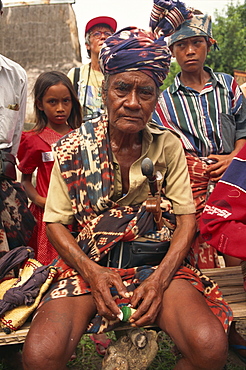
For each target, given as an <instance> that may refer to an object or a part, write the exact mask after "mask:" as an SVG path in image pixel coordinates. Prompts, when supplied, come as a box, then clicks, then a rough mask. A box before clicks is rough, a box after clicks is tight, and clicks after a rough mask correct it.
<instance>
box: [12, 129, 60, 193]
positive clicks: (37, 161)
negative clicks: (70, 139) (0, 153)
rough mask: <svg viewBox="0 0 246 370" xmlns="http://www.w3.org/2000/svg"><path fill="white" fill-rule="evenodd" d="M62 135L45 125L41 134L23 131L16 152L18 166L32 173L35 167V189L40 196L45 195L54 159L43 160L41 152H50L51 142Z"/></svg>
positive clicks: (23, 170) (22, 170) (25, 171)
mask: <svg viewBox="0 0 246 370" xmlns="http://www.w3.org/2000/svg"><path fill="white" fill-rule="evenodd" d="M61 137H62V135H60V134H58V133H57V132H55V131H53V130H51V129H50V128H48V127H46V128H45V129H44V130H43V131H42V133H41V134H37V133H35V132H33V131H28V132H23V133H22V136H21V142H20V146H19V150H18V154H17V158H18V160H19V162H20V163H19V165H18V168H19V170H20V171H21V172H22V173H24V174H32V173H33V172H34V171H35V169H36V168H37V177H36V190H37V192H38V194H39V195H41V196H42V197H46V196H47V192H48V187H49V182H50V174H51V170H52V167H53V164H54V161H50V162H43V161H42V153H46V152H51V144H53V143H55V142H56V141H57V140H58V139H60V138H61Z"/></svg>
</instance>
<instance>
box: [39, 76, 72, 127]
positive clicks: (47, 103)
mask: <svg viewBox="0 0 246 370" xmlns="http://www.w3.org/2000/svg"><path fill="white" fill-rule="evenodd" d="M37 106H38V108H39V109H40V110H42V111H44V113H45V115H46V117H47V119H48V122H47V127H50V128H54V127H55V126H56V125H65V124H66V122H67V119H68V118H69V116H70V113H71V109H72V99H71V94H70V91H69V90H68V88H67V87H66V86H65V85H63V84H62V83H61V82H60V83H59V84H57V85H53V86H51V87H49V88H48V89H47V91H46V93H45V94H44V96H43V98H42V100H41V101H37Z"/></svg>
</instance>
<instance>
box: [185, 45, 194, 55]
mask: <svg viewBox="0 0 246 370" xmlns="http://www.w3.org/2000/svg"><path fill="white" fill-rule="evenodd" d="M194 52H195V51H194V46H193V45H192V44H188V45H187V48H186V53H187V54H193V53H194Z"/></svg>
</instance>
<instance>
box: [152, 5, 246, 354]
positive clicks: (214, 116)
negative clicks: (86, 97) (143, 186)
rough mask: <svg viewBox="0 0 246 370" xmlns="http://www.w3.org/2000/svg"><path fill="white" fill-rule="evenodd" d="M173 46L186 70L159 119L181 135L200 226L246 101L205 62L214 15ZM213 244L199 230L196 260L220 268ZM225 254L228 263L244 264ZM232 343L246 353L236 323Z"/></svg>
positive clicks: (243, 131)
mask: <svg viewBox="0 0 246 370" xmlns="http://www.w3.org/2000/svg"><path fill="white" fill-rule="evenodd" d="M198 13H199V11H198ZM168 45H169V48H170V50H171V52H172V55H173V57H175V58H176V61H177V63H178V64H179V65H180V67H181V72H180V73H178V74H177V75H176V77H175V80H174V82H173V84H172V85H171V86H169V87H168V88H167V89H166V90H165V91H163V93H162V94H161V95H160V98H159V101H158V104H157V106H156V109H155V112H154V114H153V119H154V120H155V121H156V122H158V124H159V125H161V126H164V127H167V128H169V129H171V130H173V131H175V132H176V133H178V134H179V136H180V138H181V141H182V144H183V147H184V149H185V153H186V159H187V164H188V169H189V174H190V179H191V186H192V191H193V198H194V201H195V204H196V217H197V221H198V224H199V220H200V216H201V214H202V211H203V209H204V206H205V203H206V200H207V199H208V196H209V195H210V193H211V192H212V190H213V188H214V186H215V184H216V183H217V181H218V180H219V179H220V178H221V176H222V175H223V173H224V172H225V170H226V169H227V167H228V166H229V164H230V163H231V161H232V159H233V157H234V156H235V155H236V154H237V153H238V152H239V151H240V149H241V148H242V147H243V146H244V144H245V142H246V100H245V98H244V96H243V94H242V92H241V90H240V88H239V86H238V84H237V83H236V81H235V79H234V78H233V77H232V76H230V75H228V74H225V73H222V72H213V71H212V69H211V68H208V67H206V66H204V64H205V60H206V56H207V53H208V52H209V50H210V47H211V46H212V45H214V46H215V47H217V44H216V41H215V40H214V39H213V37H212V22H211V17H210V16H208V15H207V14H195V15H194V17H193V18H191V19H189V20H186V21H185V22H184V23H183V24H182V25H181V27H180V29H179V30H177V31H176V32H175V33H174V34H172V35H171V36H170V37H169V39H168ZM207 242H208V241H205V240H204V239H203V238H202V236H201V235H200V233H199V230H198V234H197V237H196V239H195V242H194V243H193V246H192V249H193V253H194V256H193V258H194V261H193V263H195V264H196V265H197V266H198V267H199V268H203V269H206V268H214V267H219V263H218V254H217V251H216V249H215V248H213V247H212V246H211V245H210V244H208V243H207ZM223 257H224V259H225V263H226V265H227V266H232V265H239V264H240V262H241V260H240V259H238V258H235V257H231V256H228V255H223ZM229 341H230V343H231V344H235V345H237V344H238V345H243V347H244V349H243V350H239V352H238V353H239V355H240V356H246V350H245V345H246V341H245V340H244V339H243V338H242V337H241V336H240V335H239V333H237V331H236V329H235V322H233V324H232V326H231V330H230V335H229Z"/></svg>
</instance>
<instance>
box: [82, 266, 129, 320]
mask: <svg viewBox="0 0 246 370" xmlns="http://www.w3.org/2000/svg"><path fill="white" fill-rule="evenodd" d="M94 265H95V266H93V272H92V274H90V277H89V278H87V281H88V283H89V284H90V287H91V293H92V296H93V298H94V301H95V304H96V307H97V312H98V314H99V315H101V316H104V317H106V318H107V319H110V320H113V319H116V317H117V316H118V315H119V314H120V312H121V311H120V309H119V307H118V306H117V304H116V303H115V301H114V299H113V298H112V295H111V292H110V288H111V287H115V288H116V289H117V291H118V294H119V295H120V296H122V297H124V298H129V297H130V295H131V294H130V293H129V292H127V290H126V287H125V285H124V284H123V282H122V279H121V277H120V275H119V274H118V273H117V272H114V271H113V270H110V269H108V268H105V267H102V266H99V265H98V264H96V263H94Z"/></svg>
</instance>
